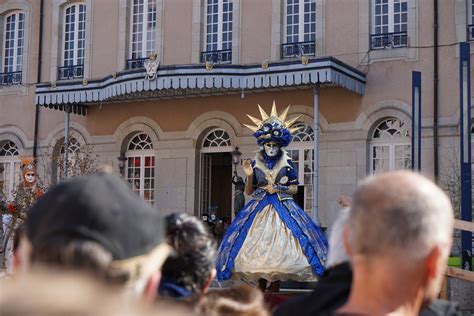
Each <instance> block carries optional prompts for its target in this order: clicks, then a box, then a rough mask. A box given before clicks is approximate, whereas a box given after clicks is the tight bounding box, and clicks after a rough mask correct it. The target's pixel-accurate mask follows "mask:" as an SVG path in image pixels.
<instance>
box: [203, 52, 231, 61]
mask: <svg viewBox="0 0 474 316" xmlns="http://www.w3.org/2000/svg"><path fill="white" fill-rule="evenodd" d="M205 62H211V63H213V64H229V63H231V62H232V49H222V50H214V51H208V52H201V63H205Z"/></svg>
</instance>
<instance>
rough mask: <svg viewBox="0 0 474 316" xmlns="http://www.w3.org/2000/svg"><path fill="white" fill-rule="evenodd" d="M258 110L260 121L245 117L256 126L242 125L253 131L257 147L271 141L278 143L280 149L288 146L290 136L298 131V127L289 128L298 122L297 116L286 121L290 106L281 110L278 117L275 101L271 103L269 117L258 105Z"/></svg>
mask: <svg viewBox="0 0 474 316" xmlns="http://www.w3.org/2000/svg"><path fill="white" fill-rule="evenodd" d="M258 109H259V110H260V115H261V116H262V119H261V120H259V119H257V118H255V117H253V116H250V115H247V116H248V117H249V118H250V119H251V120H252V122H253V123H255V125H256V126H252V125H246V124H244V125H245V126H246V127H248V128H249V129H250V130H252V131H253V136H254V137H255V138H256V139H257V143H258V145H260V146H262V145H263V144H265V143H267V142H270V141H271V142H276V143H278V144H279V145H280V146H281V147H286V146H288V145H289V144H290V142H291V134H292V133H294V132H296V131H297V130H298V129H299V128H298V127H295V128H292V127H291V125H293V123H294V122H296V120H298V118H299V116H298V117H296V118H293V119H291V120H288V121H286V117H287V115H288V110H289V109H290V106H288V107H287V108H286V109H285V110H283V112H281V113H280V115H278V113H277V110H276V105H275V101H273V106H272V112H271V113H270V116H269V115H268V114H267V113H266V112H265V111H264V110H263V109H262V107H261V106H260V105H258Z"/></svg>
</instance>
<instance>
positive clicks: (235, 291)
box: [196, 284, 270, 316]
mask: <svg viewBox="0 0 474 316" xmlns="http://www.w3.org/2000/svg"><path fill="white" fill-rule="evenodd" d="M196 309H197V311H198V312H199V313H200V314H201V315H206V316H219V315H227V316H269V315H270V313H269V312H268V310H267V309H266V307H265V304H264V300H263V295H262V292H260V291H259V290H258V289H257V288H254V287H251V286H249V285H246V284H240V285H238V286H234V287H232V288H227V289H223V290H215V291H212V292H209V293H207V294H206V295H205V296H203V298H202V299H201V300H200V301H199V303H198V305H197V308H196Z"/></svg>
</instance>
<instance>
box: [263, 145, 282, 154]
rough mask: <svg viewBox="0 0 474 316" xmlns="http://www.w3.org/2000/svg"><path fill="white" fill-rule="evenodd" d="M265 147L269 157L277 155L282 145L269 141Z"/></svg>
mask: <svg viewBox="0 0 474 316" xmlns="http://www.w3.org/2000/svg"><path fill="white" fill-rule="evenodd" d="M263 149H265V153H266V154H267V156H268V157H275V156H276V155H278V152H279V151H280V145H278V144H277V143H274V142H268V143H265V144H264V145H263Z"/></svg>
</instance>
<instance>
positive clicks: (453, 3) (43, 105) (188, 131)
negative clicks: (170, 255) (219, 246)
mask: <svg viewBox="0 0 474 316" xmlns="http://www.w3.org/2000/svg"><path fill="white" fill-rule="evenodd" d="M41 2H43V9H42V10H43V15H42V16H41V14H40V13H41ZM385 5H386V6H385ZM472 7H473V3H472V2H471V0H447V1H444V0H443V1H439V30H438V34H439V47H438V48H437V51H438V54H439V63H438V65H439V68H438V75H439V81H438V83H439V84H438V88H437V92H436V90H435V85H434V76H435V67H434V51H435V48H434V29H433V24H434V13H433V1H431V0H408V1H403V0H384V1H379V0H331V1H329V0H301V1H299V0H294V1H289V0H143V1H138V0H135V1H134V0H82V1H79V0H78V1H66V0H44V1H39V0H0V27H1V29H0V41H1V42H2V45H3V46H2V50H1V51H0V60H1V61H2V69H1V71H0V72H1V73H7V72H12V71H10V70H11V69H13V70H14V71H16V72H18V71H21V80H20V82H14V81H15V80H9V81H8V80H7V79H5V82H2V83H0V84H1V86H0V148H3V154H2V151H0V163H1V164H4V165H5V166H7V165H8V166H10V167H9V168H10V169H8V170H13V169H15V168H18V165H17V164H16V163H15V162H16V161H18V160H19V157H20V156H21V155H33V154H34V147H35V143H36V146H37V149H36V154H37V156H38V162H39V165H40V169H41V173H40V176H41V178H42V180H43V181H44V182H46V183H47V184H50V183H54V182H56V181H57V179H58V172H57V171H56V170H57V168H58V167H57V166H56V165H55V163H54V159H53V157H55V156H58V155H59V154H60V152H61V146H62V144H63V141H64V127H65V116H66V114H65V113H66V112H65V111H64V110H67V109H70V110H71V111H72V113H71V114H70V119H71V123H70V134H71V136H72V137H74V139H75V141H77V142H78V144H80V146H82V148H85V147H88V148H89V149H90V151H91V152H92V153H93V154H94V155H96V157H97V158H96V159H97V160H98V161H99V162H100V163H107V164H111V165H112V166H113V167H114V170H115V171H116V172H119V171H121V172H122V173H123V175H124V176H125V177H126V178H127V179H129V180H130V181H131V182H132V185H133V186H134V188H135V190H136V191H137V192H138V193H139V194H140V195H142V196H143V197H144V198H145V199H148V200H150V201H152V202H153V205H154V206H155V207H156V208H157V210H158V211H159V212H162V213H164V214H165V213H168V212H172V211H184V212H187V213H191V214H196V215H202V214H204V213H209V212H217V215H218V216H230V214H231V211H230V210H231V208H232V203H233V202H232V200H233V198H232V195H233V188H232V185H231V182H230V181H231V175H232V171H233V169H232V168H233V167H232V164H231V162H230V152H231V151H232V150H233V149H234V147H235V146H238V147H239V149H240V151H241V152H242V154H243V155H242V158H250V157H252V156H253V154H254V151H255V150H256V149H257V147H256V142H255V140H254V138H253V137H252V135H251V132H250V130H247V129H246V128H245V127H244V126H243V124H249V123H250V120H249V119H248V118H247V116H246V114H251V115H253V116H258V109H257V104H260V105H262V107H263V108H264V109H265V110H267V111H269V110H270V107H271V104H272V102H273V100H275V101H276V104H277V107H278V110H282V109H283V108H284V107H286V106H287V105H289V104H291V105H292V107H291V110H290V115H291V116H297V115H300V118H299V120H298V121H299V123H300V124H301V126H302V127H303V128H302V133H301V134H300V135H299V136H298V137H299V138H297V139H295V141H294V142H293V143H292V145H290V147H289V150H290V151H291V153H292V155H293V157H294V159H295V160H297V162H298V163H299V165H298V168H299V178H300V184H301V192H300V195H299V197H298V200H299V201H300V203H301V204H304V208H305V209H306V210H307V211H308V212H310V213H311V209H312V193H311V191H312V190H311V183H312V179H313V168H312V155H311V150H312V149H313V148H314V142H313V139H314V132H313V127H314V122H315V117H314V102H315V101H314V100H315V95H314V90H313V87H314V86H319V87H320V93H319V112H318V114H319V115H318V118H317V120H318V139H319V148H318V156H319V163H318V175H319V183H318V216H319V219H320V220H321V223H322V226H329V225H330V224H331V222H332V220H333V219H334V217H335V215H336V214H337V211H338V205H337V203H336V199H337V197H338V196H339V195H350V194H351V193H352V192H353V190H354V189H355V187H356V185H357V182H358V181H360V180H361V179H363V178H364V177H365V176H367V175H368V174H371V173H373V172H377V171H379V170H388V169H395V168H403V167H405V168H408V167H410V144H411V140H410V135H411V103H412V101H411V91H412V83H411V76H412V71H414V70H416V71H420V72H421V73H422V87H421V88H422V172H423V173H424V174H426V175H428V176H429V177H432V178H434V177H435V172H436V169H439V171H438V179H439V180H440V181H442V179H443V176H444V173H445V172H447V171H446V170H448V169H449V164H450V163H451V162H452V159H451V158H450V155H451V154H452V153H453V152H454V151H455V150H456V149H455V148H457V144H458V142H459V141H458V138H459V45H458V44H459V42H463V41H466V40H468V39H469V34H468V30H469V29H470V27H469V25H471V24H472V23H473V21H472V18H473V17H472ZM20 13H21V14H23V16H21V15H20ZM12 16H16V18H17V20H23V21H24V26H22V25H20V24H18V23H17V24H15V25H16V26H15V27H16V31H15V32H16V33H15V32H11V31H8V30H7V26H8V25H14V24H12V23H10V22H11V21H12V18H11V17H12ZM296 17H298V18H296ZM41 20H42V22H41ZM9 21H10V22H9ZM9 23H10V24H9ZM41 24H42V25H41ZM22 27H23V28H22ZM306 27H307V28H306ZM40 28H42V30H43V31H42V34H41V36H40V33H39V30H40ZM22 29H23V30H24V40H23V42H21V43H20V42H19V41H16V42H15V41H13V42H15V43H16V45H17V46H21V48H22V53H21V54H19V53H18V51H17V53H16V55H14V57H17V60H20V59H21V67H20V68H18V65H15V66H16V68H15V66H13V68H11V69H10V70H8V69H7V68H5V67H6V66H8V65H7V64H8V62H5V59H8V54H7V49H6V48H5V47H6V46H5V45H6V44H5V42H6V41H7V39H6V37H7V33H8V32H10V33H11V34H12V35H11V36H13V38H14V39H15V40H17V39H18V37H19V36H21V35H20V33H19V31H18V30H22ZM214 35H216V36H214ZM15 36H16V37H15ZM15 43H14V44H15ZM19 43H20V44H21V45H20V44H19ZM17 46H15V48H18V47H17ZM40 47H41V49H40ZM153 54H156V60H157V61H159V67H158V70H157V73H156V78H153V79H150V78H146V71H145V68H143V65H142V64H143V62H144V61H145V60H147V59H148V57H150V55H153ZM6 63H7V64H6ZM17 64H18V63H17ZM471 73H472V68H471ZM1 78H6V77H0V79H1ZM0 81H1V80H0ZM7 81H8V82H7ZM436 93H437V94H438V96H439V99H438V106H439V110H438V120H437V121H438V141H437V142H438V146H439V161H438V168H435V158H434V151H435V150H434V143H435V140H434V138H433V131H434V129H433V124H434V121H435V119H434V114H433V113H434V110H433V109H434V104H435V99H434V96H435V94H436ZM36 108H38V109H39V110H38V113H36ZM84 114H85V115H84ZM35 120H36V122H35ZM35 126H36V127H37V128H36V129H35ZM35 138H36V139H35ZM12 146H16V151H15V149H12ZM70 150H71V148H70ZM120 155H124V156H125V157H126V160H124V162H125V166H124V168H123V169H122V170H119V160H118V159H117V157H119V156H120ZM8 170H7V169H6V171H8ZM237 170H238V172H239V173H240V174H243V172H242V170H241V169H240V166H239V167H238V168H237ZM3 176H4V178H5V179H7V181H10V182H9V183H13V182H14V181H16V180H15V179H16V178H15V177H17V176H18V175H17V174H15V171H8V172H4V175H3Z"/></svg>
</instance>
